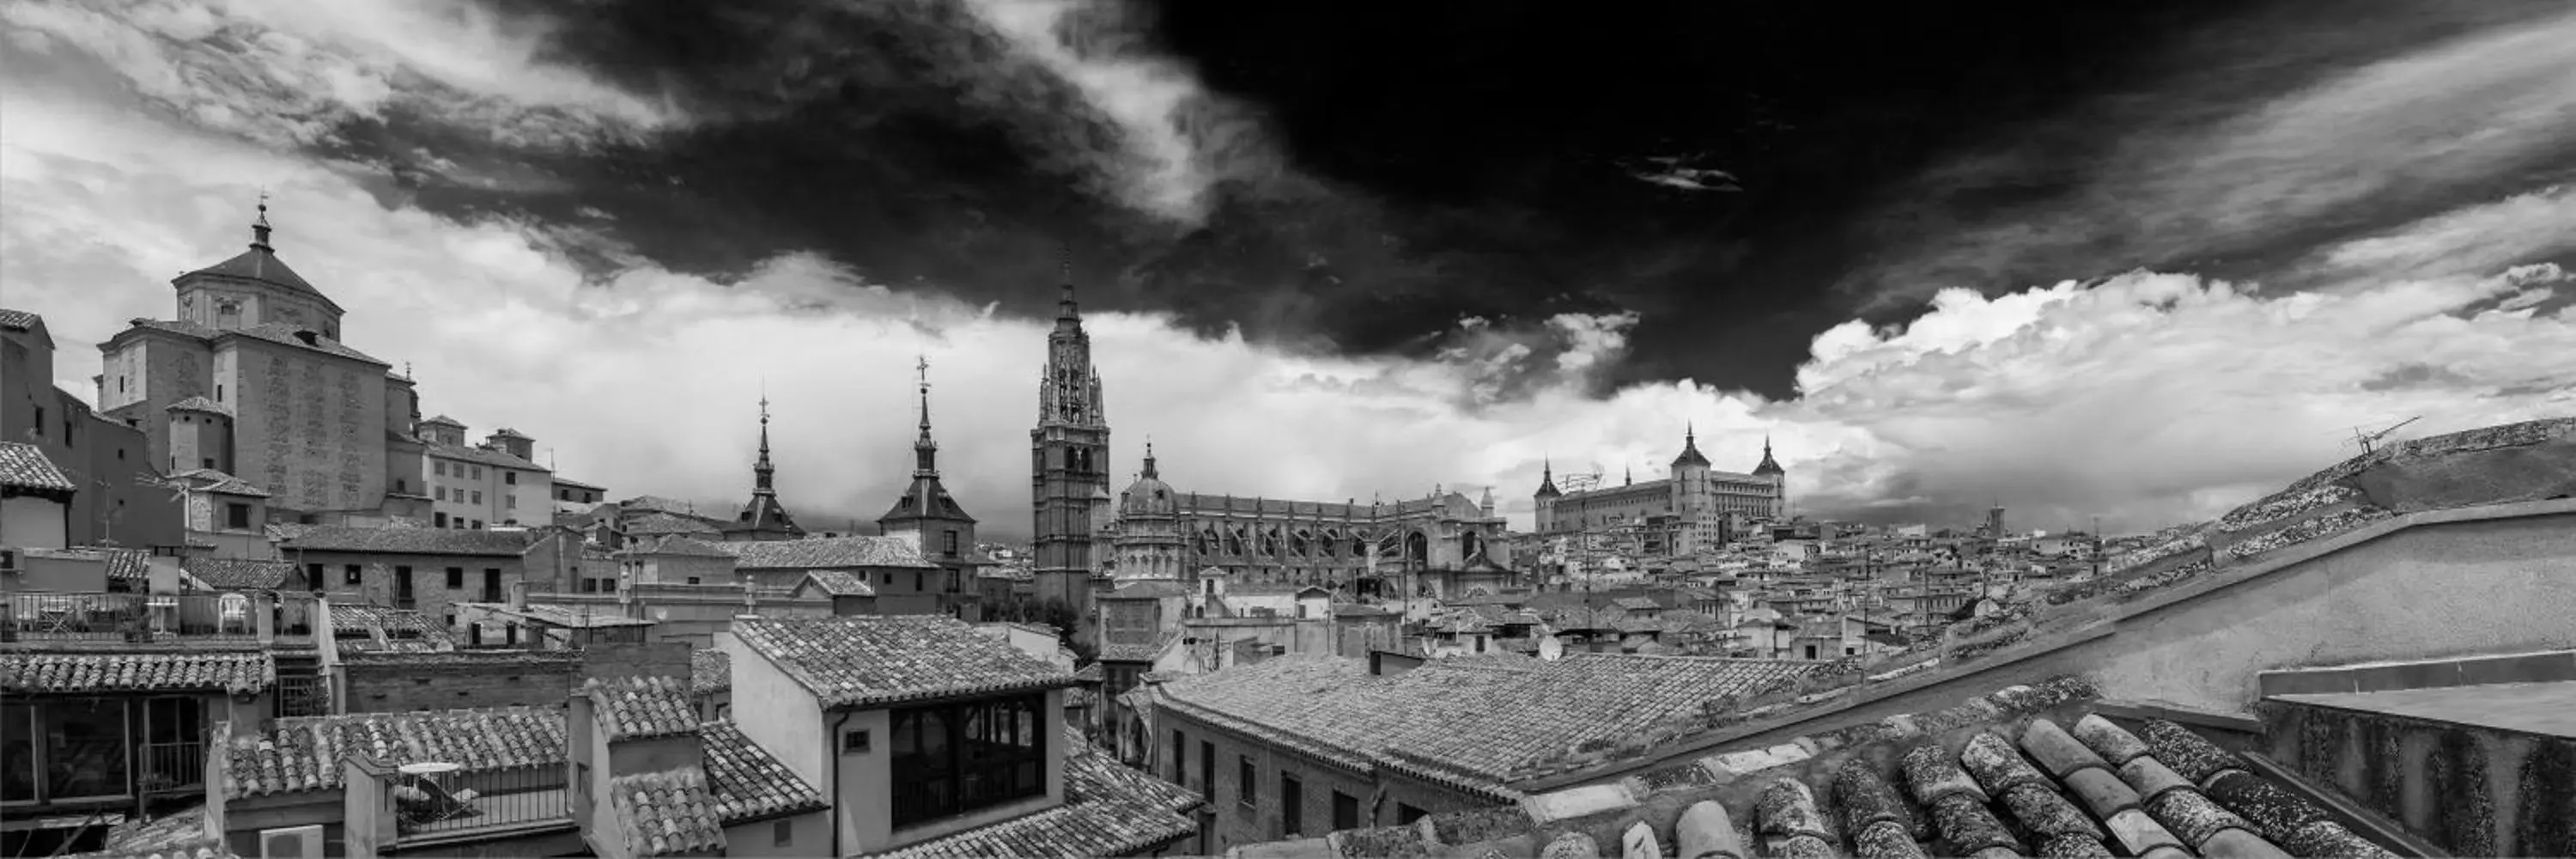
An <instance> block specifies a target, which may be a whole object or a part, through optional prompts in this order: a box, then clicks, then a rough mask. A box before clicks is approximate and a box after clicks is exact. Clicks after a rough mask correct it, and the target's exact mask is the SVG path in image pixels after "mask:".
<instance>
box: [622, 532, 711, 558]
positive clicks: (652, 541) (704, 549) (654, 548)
mask: <svg viewBox="0 0 2576 859" xmlns="http://www.w3.org/2000/svg"><path fill="white" fill-rule="evenodd" d="M615 554H616V555H619V556H626V557H645V556H656V557H685V558H732V557H733V553H732V552H727V551H725V550H723V549H719V548H716V547H715V545H714V544H712V543H709V542H707V541H705V540H698V539H693V538H691V537H689V536H687V535H685V534H662V535H660V536H658V537H645V538H642V539H638V540H636V541H635V542H634V543H633V544H631V545H629V546H627V547H626V548H624V549H620V550H618V551H617V552H616V553H615Z"/></svg>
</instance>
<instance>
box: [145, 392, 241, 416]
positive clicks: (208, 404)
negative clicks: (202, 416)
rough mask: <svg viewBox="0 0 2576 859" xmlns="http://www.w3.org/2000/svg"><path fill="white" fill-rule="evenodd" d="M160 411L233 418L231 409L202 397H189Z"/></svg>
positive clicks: (163, 407)
mask: <svg viewBox="0 0 2576 859" xmlns="http://www.w3.org/2000/svg"><path fill="white" fill-rule="evenodd" d="M161 409H162V411H170V412H211V413H214V414H218V415H223V416H224V417H232V416H233V410H232V409H231V408H229V407H227V406H225V405H224V404H222V403H218V402H215V401H213V400H210V399H207V398H205V397H203V396H195V397H189V398H186V399H183V400H180V401H178V402H175V403H171V404H169V405H166V406H162V407H161Z"/></svg>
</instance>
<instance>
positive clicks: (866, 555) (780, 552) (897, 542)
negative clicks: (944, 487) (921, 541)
mask: <svg viewBox="0 0 2576 859" xmlns="http://www.w3.org/2000/svg"><path fill="white" fill-rule="evenodd" d="M716 548H719V549H723V550H725V551H726V552H730V553H732V554H733V556H734V557H735V558H736V559H738V560H737V562H736V564H735V566H736V568H738V569H745V570H810V569H819V568H825V567H907V568H909V567H918V568H922V569H932V568H935V567H936V566H937V565H935V564H932V563H930V562H929V561H925V560H922V559H921V548H920V547H919V546H916V545H914V544H913V542H912V539H911V538H909V537H817V538H809V539H804V540H755V541H749V542H739V543H720V544H717V546H716Z"/></svg>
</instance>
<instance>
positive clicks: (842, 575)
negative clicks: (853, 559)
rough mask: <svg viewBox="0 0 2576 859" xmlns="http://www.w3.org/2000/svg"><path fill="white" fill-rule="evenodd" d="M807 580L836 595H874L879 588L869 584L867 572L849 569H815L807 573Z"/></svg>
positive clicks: (823, 590) (818, 588)
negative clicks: (855, 571) (856, 571)
mask: <svg viewBox="0 0 2576 859" xmlns="http://www.w3.org/2000/svg"><path fill="white" fill-rule="evenodd" d="M805 581H808V582H812V583H814V587H815V588H816V589H817V590H820V591H822V592H823V593H826V594H830V595H832V596H836V597H872V596H876V595H877V589H876V588H874V587H870V586H869V585H868V579H867V576H866V575H865V574H862V573H853V572H850V571H848V570H815V571H813V572H810V573H806V574H805Z"/></svg>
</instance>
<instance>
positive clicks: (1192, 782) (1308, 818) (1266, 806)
mask: <svg viewBox="0 0 2576 859" xmlns="http://www.w3.org/2000/svg"><path fill="white" fill-rule="evenodd" d="M1161 715H1162V718H1160V719H1157V720H1156V730H1157V735H1156V736H1155V737H1153V739H1152V742H1153V743H1154V747H1153V756H1154V758H1153V759H1154V760H1155V762H1156V764H1157V766H1156V769H1155V774H1156V775H1159V776H1163V777H1164V778H1166V779H1169V780H1172V781H1175V782H1178V783H1180V784H1182V785H1184V786H1187V787H1188V788H1190V789H1191V790H1193V791H1201V790H1203V788H1202V786H1201V784H1200V781H1199V773H1200V766H1201V765H1200V763H1199V758H1200V754H1201V747H1200V745H1199V744H1200V743H1202V742H1205V743H1209V744H1212V746H1213V748H1214V750H1215V754H1216V767H1215V770H1214V772H1215V775H1216V790H1215V791H1214V793H1213V794H1212V798H1211V799H1210V800H1209V802H1208V806H1207V807H1208V809H1209V812H1208V815H1207V817H1206V819H1207V820H1208V823H1207V826H1206V829H1207V836H1208V844H1207V852H1209V853H1211V854H1214V853H1222V852H1224V851H1225V850H1227V849H1228V848H1231V847H1234V846H1237V845H1243V844H1260V843H1265V842H1271V841H1278V840H1282V839H1283V838H1285V837H1287V834H1286V832H1285V830H1284V826H1285V820H1284V817H1283V815H1282V814H1281V810H1282V805H1281V794H1282V793H1283V790H1284V785H1283V784H1282V783H1281V780H1280V775H1281V774H1282V773H1285V774H1287V775H1288V776H1291V777H1293V778H1295V779H1296V780H1297V782H1298V787H1299V794H1300V802H1299V803H1298V806H1299V810H1300V815H1299V817H1300V820H1299V827H1298V831H1299V833H1301V834H1303V835H1306V836H1318V835H1322V834H1323V833H1326V832H1331V831H1333V830H1334V829H1335V828H1336V827H1335V821H1334V819H1333V794H1334V793H1336V792H1339V793H1341V794H1342V795H1344V796H1348V797H1350V798H1352V800H1354V801H1355V802H1356V804H1357V805H1358V806H1359V820H1358V822H1357V825H1358V826H1362V827H1366V826H1378V825H1392V824H1393V823H1395V817H1396V808H1397V805H1398V803H1402V804H1405V805H1410V806H1413V807H1415V808H1419V809H1422V810H1423V811H1425V812H1429V813H1438V812H1442V811H1451V810H1456V809H1463V808H1477V807H1482V806H1487V805H1494V804H1496V803H1494V802H1492V801H1488V800H1483V799H1478V798H1475V797H1471V796H1467V795H1465V794H1461V793H1458V792H1456V791H1452V790H1448V789H1445V788H1440V787H1438V786H1434V785H1429V784H1426V783H1419V782H1412V781H1410V780H1403V779H1389V780H1386V781H1384V786H1385V788H1386V795H1385V797H1384V799H1383V801H1381V802H1380V803H1379V805H1378V806H1377V807H1375V808H1374V809H1373V808H1371V806H1370V805H1369V800H1370V797H1372V796H1374V795H1376V794H1377V792H1378V790H1379V787H1380V784H1381V782H1380V780H1379V779H1378V778H1376V777H1375V776H1374V775H1362V774H1360V773H1355V772H1352V771H1350V770H1348V769H1345V768H1342V767H1339V766H1335V765H1333V764H1328V763H1325V762H1323V761H1321V760H1317V759H1315V758H1313V757H1309V756H1307V755H1304V754H1300V753H1298V752H1296V751H1294V750H1291V749H1285V748H1281V747H1278V746H1276V745H1274V744H1271V743H1266V742H1254V741H1250V740H1248V739H1247V738H1245V737H1243V736H1242V735H1239V734H1236V733H1233V732H1231V731H1226V730H1223V729H1217V728H1211V727H1209V726H1208V725H1206V724H1205V723H1203V722H1200V721H1198V720H1196V719H1192V718H1190V717H1188V716H1186V715H1183V714H1180V713H1177V712H1173V711H1170V710H1165V711H1163V713H1162V714H1161ZM1173 731H1179V732H1180V733H1181V735H1182V737H1183V742H1184V745H1185V746H1186V747H1187V757H1188V760H1187V761H1186V762H1185V766H1184V767H1183V768H1182V772H1181V773H1180V777H1179V778H1173V777H1172V776H1173V773H1172V769H1173V767H1172V760H1171V758H1172V732H1173ZM1247 757H1248V758H1250V759H1251V761H1252V770H1253V791H1252V793H1253V801H1252V803H1251V804H1250V805H1249V806H1247V805H1246V804H1245V803H1244V802H1243V791H1242V762H1243V760H1244V759H1245V758H1247Z"/></svg>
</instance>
